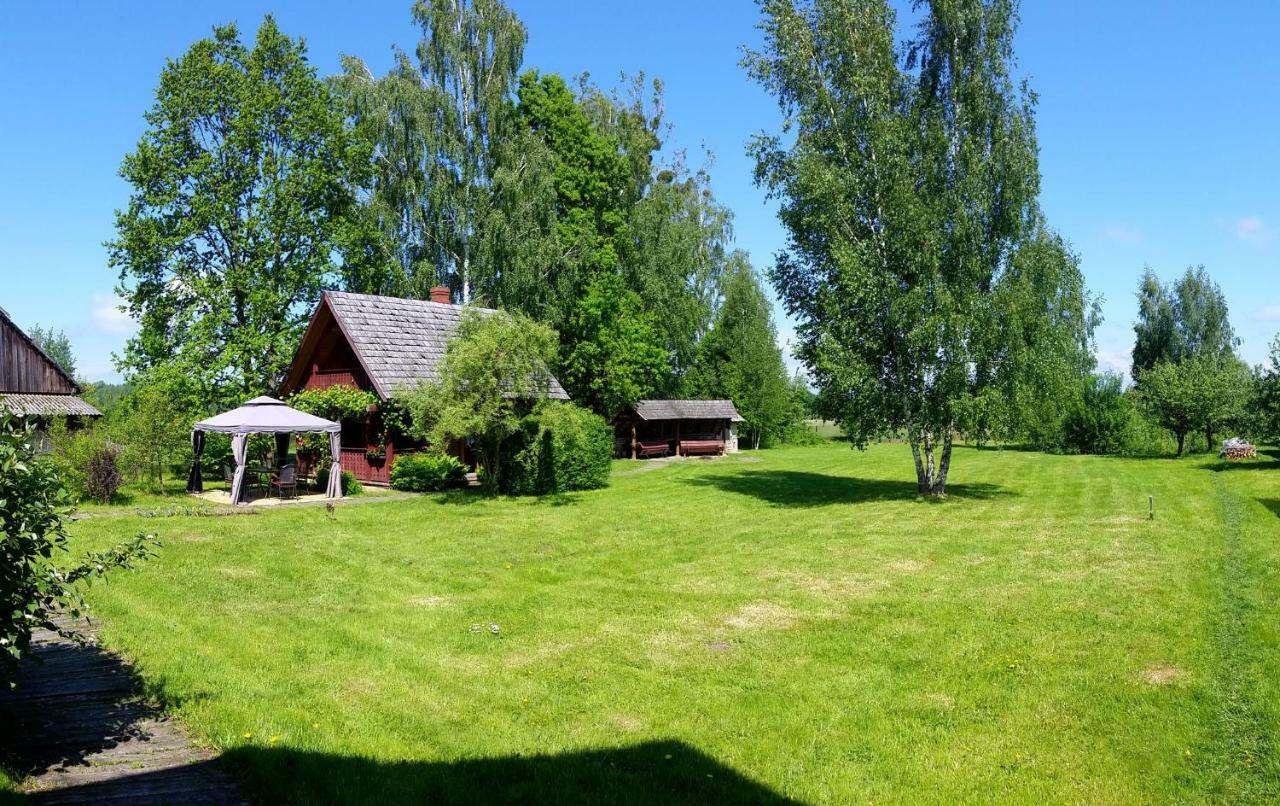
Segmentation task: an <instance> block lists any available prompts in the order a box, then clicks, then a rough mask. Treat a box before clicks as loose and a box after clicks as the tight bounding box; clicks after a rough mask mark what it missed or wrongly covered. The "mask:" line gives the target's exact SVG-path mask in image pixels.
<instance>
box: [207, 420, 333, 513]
mask: <svg viewBox="0 0 1280 806" xmlns="http://www.w3.org/2000/svg"><path fill="white" fill-rule="evenodd" d="M206 431H215V432H217V433H220V434H230V435H231V454H232V455H233V456H234V457H235V460H236V472H235V476H234V477H233V480H232V482H231V500H232V502H233V503H236V504H245V503H248V496H247V495H246V494H245V484H244V467H245V460H246V459H247V458H248V447H247V444H246V443H247V442H248V438H249V435H250V434H275V435H276V456H283V455H284V454H285V453H287V452H288V449H289V437H290V435H292V434H294V433H295V432H308V433H326V434H328V435H329V452H330V453H331V454H332V456H333V469H332V471H331V472H330V473H329V489H328V491H327V495H328V497H329V498H341V497H342V473H341V472H340V468H341V464H340V462H341V453H340V452H339V451H340V442H341V439H340V437H341V432H342V426H341V425H340V424H338V423H335V422H333V421H332V420H326V419H324V418H323V417H317V416H315V415H314V414H307V413H306V412H305V411H298V410H297V409H294V408H290V407H289V406H286V405H285V404H284V403H283V402H281V401H279V400H276V399H275V398H274V397H265V396H264V397H255V398H254V399H253V400H250V401H249V402H248V403H245V404H244V405H243V406H241V407H240V408H238V409H232V410H231V411H228V412H224V413H222V414H219V415H217V416H214V417H210V418H209V419H207V420H201V421H200V422H198V423H196V424H195V428H194V429H193V430H192V432H191V449H192V452H193V453H194V454H195V458H194V459H193V460H192V462H191V473H190V474H189V475H188V476H187V492H189V493H199V492H203V491H204V480H203V479H202V478H201V477H200V454H201V453H203V452H204V435H205V432H206Z"/></svg>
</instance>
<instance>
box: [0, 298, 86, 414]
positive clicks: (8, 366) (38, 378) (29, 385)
mask: <svg viewBox="0 0 1280 806" xmlns="http://www.w3.org/2000/svg"><path fill="white" fill-rule="evenodd" d="M78 391H79V390H78V389H76V387H75V384H73V383H71V382H70V381H69V380H67V377H66V376H65V375H63V374H62V373H61V372H60V371H58V368H57V367H55V366H54V365H53V364H52V363H51V362H50V361H49V359H47V358H45V357H44V354H43V353H41V352H40V351H39V350H37V349H36V348H35V347H33V346H32V344H31V342H30V341H28V340H27V338H26V336H24V335H23V334H22V333H21V332H20V331H19V330H18V328H17V326H16V325H14V324H13V322H11V321H10V320H9V318H8V317H6V316H3V315H0V392H26V393H28V394H45V395H74V394H76V393H77V392H78Z"/></svg>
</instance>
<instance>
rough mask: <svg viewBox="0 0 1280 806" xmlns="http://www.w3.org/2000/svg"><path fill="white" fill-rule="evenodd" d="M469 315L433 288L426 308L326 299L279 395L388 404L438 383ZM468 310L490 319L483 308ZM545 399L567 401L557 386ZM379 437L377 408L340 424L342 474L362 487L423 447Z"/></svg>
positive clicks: (379, 480)
mask: <svg viewBox="0 0 1280 806" xmlns="http://www.w3.org/2000/svg"><path fill="white" fill-rule="evenodd" d="M466 310H468V308H467V306H463V305H453V304H451V303H450V301H449V289H447V288H442V287H437V288H433V289H432V290H431V299H429V300H420V299H400V298H398V297H383V296H376V295H372V294H352V293H347V292H342V291H326V292H325V293H324V295H323V296H321V298H320V304H319V305H318V306H317V307H316V310H315V312H314V313H313V314H312V316H311V322H310V323H309V324H308V325H307V330H306V333H304V334H303V336H302V344H301V345H300V346H299V347H298V352H297V353H296V354H295V355H294V358H293V364H292V365H291V366H290V368H289V372H288V373H287V374H286V375H285V379H284V382H283V383H282V384H281V385H280V390H279V395H280V397H282V398H286V397H287V396H288V395H291V394H293V393H294V392H297V391H300V390H302V389H324V388H327V387H330V386H337V385H347V386H354V387H356V388H359V389H364V390H366V391H369V392H373V393H374V394H376V395H377V396H378V399H379V400H380V401H382V402H386V401H387V400H389V399H390V398H391V396H392V395H394V394H395V393H396V392H397V391H399V390H401V389H406V388H412V387H413V386H415V385H417V384H418V383H420V382H422V381H432V380H435V379H436V377H437V376H436V368H437V365H438V364H439V362H440V359H441V358H443V357H444V352H445V348H446V346H447V345H448V343H449V339H450V338H451V337H452V336H453V334H454V332H455V331H456V330H457V327H458V324H459V323H460V322H461V321H462V314H463V312H464V311H466ZM473 310H477V311H479V312H480V313H483V314H489V313H493V311H492V310H491V309H488V308H473ZM549 395H550V397H552V398H555V399H558V400H568V399H569V395H568V394H566V393H565V391H564V389H563V388H562V387H561V386H560V384H559V383H558V382H556V381H554V380H553V381H552V384H551V389H550V392H549ZM381 435H382V421H381V415H380V413H379V411H377V407H374V409H371V410H370V411H369V412H368V413H367V415H366V416H365V417H364V418H363V419H360V420H344V421H343V422H342V437H341V451H340V453H341V464H342V469H343V470H346V471H350V472H351V473H352V474H353V475H355V477H356V478H357V479H359V480H360V481H363V482H369V483H372V484H388V483H389V482H390V472H391V464H392V462H394V461H395V457H396V453H397V452H401V453H403V452H406V451H412V450H415V449H417V448H420V447H422V445H421V444H420V443H417V442H414V441H412V440H410V439H408V438H407V437H399V438H396V439H394V440H387V441H383V439H382V437H381ZM379 449H380V451H379ZM464 458H465V457H464ZM303 471H304V472H305V469H303Z"/></svg>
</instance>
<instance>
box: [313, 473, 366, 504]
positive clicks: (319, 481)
mask: <svg viewBox="0 0 1280 806" xmlns="http://www.w3.org/2000/svg"><path fill="white" fill-rule="evenodd" d="M330 472H331V468H329V467H322V468H320V469H319V470H317V471H316V488H317V489H320V490H324V489H327V488H328V486H329V473H330ZM363 492H364V485H363V484H361V483H360V480H359V479H357V478H356V477H355V474H354V473H352V472H351V471H350V470H344V471H342V494H343V495H345V496H348V497H350V496H356V495H360V494H361V493H363Z"/></svg>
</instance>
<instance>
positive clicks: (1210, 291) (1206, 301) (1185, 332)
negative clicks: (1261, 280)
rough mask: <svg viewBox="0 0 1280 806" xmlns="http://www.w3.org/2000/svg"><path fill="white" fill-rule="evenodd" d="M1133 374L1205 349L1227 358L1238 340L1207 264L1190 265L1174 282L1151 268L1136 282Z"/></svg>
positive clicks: (1220, 292) (1136, 374) (1225, 305)
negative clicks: (1169, 282) (1166, 282)
mask: <svg viewBox="0 0 1280 806" xmlns="http://www.w3.org/2000/svg"><path fill="white" fill-rule="evenodd" d="M1133 331H1134V336H1135V340H1134V345H1133V371H1132V375H1133V377H1134V379H1135V380H1139V381H1140V379H1141V377H1142V373H1143V372H1145V371H1146V370H1148V369H1151V368H1152V367H1154V366H1155V365H1156V364H1159V363H1161V362H1172V363H1178V362H1181V361H1185V360H1187V359H1189V358H1195V357H1198V356H1202V355H1208V356H1212V357H1214V358H1219V359H1226V358H1228V357H1229V356H1231V355H1234V353H1235V348H1236V346H1237V345H1238V344H1239V343H1240V342H1239V339H1237V338H1236V335H1235V331H1234V330H1233V329H1232V327H1231V321H1230V319H1229V316H1228V311H1227V301H1226V298H1225V297H1224V296H1223V294H1222V289H1221V288H1219V287H1218V284H1217V283H1215V282H1214V281H1213V279H1212V278H1211V277H1209V273H1208V272H1206V271H1205V268H1204V266H1195V267H1192V268H1188V269H1187V271H1186V273H1184V274H1183V275H1182V277H1180V278H1178V280H1177V282H1175V283H1173V284H1172V285H1171V286H1166V285H1163V284H1161V282H1160V278H1158V277H1157V276H1156V275H1155V273H1154V272H1152V271H1151V270H1150V269H1147V270H1146V271H1145V272H1144V273H1143V275H1142V280H1141V281H1140V282H1139V284H1138V321H1137V323H1136V324H1135V325H1134V326H1133Z"/></svg>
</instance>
